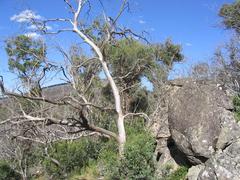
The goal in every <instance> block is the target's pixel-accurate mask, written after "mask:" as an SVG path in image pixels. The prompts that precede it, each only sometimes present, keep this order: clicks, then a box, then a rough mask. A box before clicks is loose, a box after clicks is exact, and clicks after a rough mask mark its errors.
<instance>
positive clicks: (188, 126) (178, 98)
mask: <svg viewBox="0 0 240 180" xmlns="http://www.w3.org/2000/svg"><path fill="white" fill-rule="evenodd" d="M171 86H175V87H177V89H176V88H173V89H174V90H172V91H171V92H170V95H169V100H168V124H169V130H170V133H171V138H172V139H173V141H174V142H175V144H176V146H177V147H178V148H179V150H180V151H181V152H183V153H184V154H185V155H186V156H187V158H188V160H189V161H190V163H191V164H192V165H196V164H200V163H204V162H205V161H206V160H208V159H209V158H210V157H211V156H212V154H213V153H215V151H216V150H217V149H222V148H224V147H225V146H227V144H229V142H231V141H232V140H233V139H236V138H237V137H240V129H239V126H238V125H237V124H236V122H235V119H234V116H233V113H232V110H233V105H232V101H231V99H230V98H229V97H228V96H227V94H226V92H225V91H224V90H223V89H222V87H220V86H219V85H217V84H216V83H212V82H211V81H194V80H191V79H187V80H186V79H185V80H177V81H172V82H171Z"/></svg>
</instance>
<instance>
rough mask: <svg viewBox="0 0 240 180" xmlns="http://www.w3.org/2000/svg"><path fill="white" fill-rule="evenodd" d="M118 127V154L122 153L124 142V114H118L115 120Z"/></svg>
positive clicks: (121, 154)
mask: <svg viewBox="0 0 240 180" xmlns="http://www.w3.org/2000/svg"><path fill="white" fill-rule="evenodd" d="M117 128H118V144H119V155H120V156H121V157H123V155H124V145H125V143H126V132H125V127H124V116H122V115H121V116H119V117H118V121H117Z"/></svg>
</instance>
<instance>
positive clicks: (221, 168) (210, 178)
mask: <svg viewBox="0 0 240 180" xmlns="http://www.w3.org/2000/svg"><path fill="white" fill-rule="evenodd" d="M239 179H240V139H237V140H235V141H233V142H232V143H231V144H230V145H229V146H227V147H225V149H224V150H219V151H218V152H216V154H215V155H213V156H212V157H211V158H210V159H209V160H208V161H207V162H206V163H205V168H204V169H203V170H201V172H200V173H199V175H198V180H239Z"/></svg>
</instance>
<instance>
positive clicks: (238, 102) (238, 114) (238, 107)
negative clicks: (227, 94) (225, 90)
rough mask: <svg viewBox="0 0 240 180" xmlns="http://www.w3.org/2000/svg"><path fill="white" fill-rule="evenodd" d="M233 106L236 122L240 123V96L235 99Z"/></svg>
mask: <svg viewBox="0 0 240 180" xmlns="http://www.w3.org/2000/svg"><path fill="white" fill-rule="evenodd" d="M233 106H234V115H235V118H236V121H237V122H239V121H240V95H237V96H235V97H234V98H233Z"/></svg>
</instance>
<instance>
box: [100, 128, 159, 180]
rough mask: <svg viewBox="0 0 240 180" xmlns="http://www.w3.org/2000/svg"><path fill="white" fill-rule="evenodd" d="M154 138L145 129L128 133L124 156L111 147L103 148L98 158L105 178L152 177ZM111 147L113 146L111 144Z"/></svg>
mask: <svg viewBox="0 0 240 180" xmlns="http://www.w3.org/2000/svg"><path fill="white" fill-rule="evenodd" d="M154 144H155V140H154V138H153V137H152V136H151V135H150V134H149V133H148V132H146V131H142V132H139V133H136V132H132V133H130V134H129V135H128V139H127V143H126V145H125V152H124V153H125V154H124V158H123V159H120V158H119V157H118V154H117V151H116V150H115V149H113V148H110V149H107V148H106V149H104V150H103V151H102V152H101V154H100V158H99V164H100V165H99V166H100V167H102V171H103V173H104V177H105V178H106V179H129V180H130V179H152V178H153V175H154V170H155V169H154V163H153V152H154V149H155V145H154ZM112 147H113V146H112Z"/></svg>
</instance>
